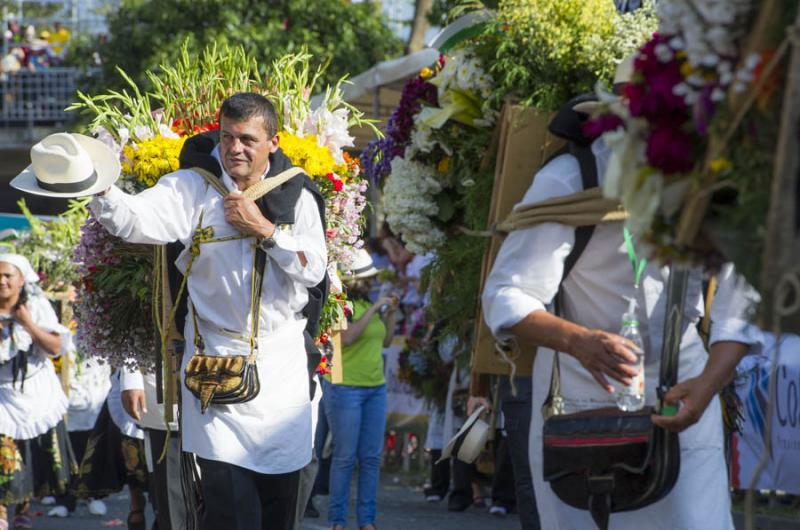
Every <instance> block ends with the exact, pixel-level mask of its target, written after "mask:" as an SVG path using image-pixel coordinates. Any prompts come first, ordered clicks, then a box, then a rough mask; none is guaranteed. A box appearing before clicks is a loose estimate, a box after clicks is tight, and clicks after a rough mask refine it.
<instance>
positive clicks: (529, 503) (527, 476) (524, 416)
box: [502, 401, 541, 530]
mask: <svg viewBox="0 0 800 530" xmlns="http://www.w3.org/2000/svg"><path fill="white" fill-rule="evenodd" d="M502 409H503V416H505V431H506V433H507V438H506V444H507V448H508V452H509V454H510V455H511V465H512V466H513V467H514V484H515V486H516V492H517V513H518V514H519V521H520V525H521V526H522V529H523V530H539V529H540V528H541V524H540V523H539V511H538V509H537V508H536V497H535V496H534V493H533V479H532V477H531V466H530V460H529V459H528V438H529V436H530V426H531V404H530V402H528V403H525V402H519V401H506V402H503V405H502ZM539 472H540V473H541V471H539Z"/></svg>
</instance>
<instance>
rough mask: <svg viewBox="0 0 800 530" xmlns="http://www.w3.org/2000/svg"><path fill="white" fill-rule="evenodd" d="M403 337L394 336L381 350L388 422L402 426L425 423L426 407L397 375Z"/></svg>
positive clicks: (403, 342)
mask: <svg viewBox="0 0 800 530" xmlns="http://www.w3.org/2000/svg"><path fill="white" fill-rule="evenodd" d="M405 343H406V338H405V337H395V338H394V340H393V341H392V344H391V345H390V346H389V347H388V348H385V349H384V350H383V358H384V363H385V373H386V393H387V396H386V397H387V402H388V403H387V410H386V412H387V416H388V423H389V424H390V425H393V426H394V427H403V426H404V425H405V424H407V423H411V422H414V423H420V422H421V423H425V424H426V423H427V421H428V409H427V408H426V407H425V403H424V402H423V400H421V399H419V398H417V397H415V396H414V392H413V391H412V390H411V388H410V387H409V386H408V384H407V383H405V382H404V381H401V380H400V379H398V377H397V371H398V364H397V363H398V359H399V357H400V352H401V351H403V347H404V346H405Z"/></svg>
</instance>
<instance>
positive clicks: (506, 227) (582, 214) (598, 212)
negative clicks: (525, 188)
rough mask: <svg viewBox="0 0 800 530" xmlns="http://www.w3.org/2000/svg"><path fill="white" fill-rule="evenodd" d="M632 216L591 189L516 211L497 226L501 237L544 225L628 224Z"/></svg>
mask: <svg viewBox="0 0 800 530" xmlns="http://www.w3.org/2000/svg"><path fill="white" fill-rule="evenodd" d="M627 218H628V213H627V212H626V211H625V210H624V209H623V208H622V206H621V205H620V203H619V201H617V200H614V199H607V198H605V197H603V192H602V190H601V189H600V188H591V189H588V190H584V191H579V192H577V193H573V194H571V195H565V196H563V197H555V198H553V199H548V200H545V201H541V202H537V203H534V204H527V205H523V206H520V207H519V208H516V209H514V210H513V211H512V212H511V213H510V214H509V215H508V217H506V218H505V220H503V221H502V222H500V223H498V224H497V225H496V226H495V230H496V231H497V232H500V233H501V234H508V233H510V232H513V231H514V230H522V229H525V228H531V227H533V226H536V225H539V224H542V223H559V224H563V225H567V226H591V225H598V224H601V223H613V222H619V221H624V220H625V219H627Z"/></svg>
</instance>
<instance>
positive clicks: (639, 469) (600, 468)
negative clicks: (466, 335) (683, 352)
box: [542, 267, 688, 530]
mask: <svg viewBox="0 0 800 530" xmlns="http://www.w3.org/2000/svg"><path fill="white" fill-rule="evenodd" d="M687 282H688V270H686V269H682V268H677V267H673V270H672V274H670V279H669V285H668V288H667V290H668V294H667V313H666V318H665V321H666V322H665V327H664V344H663V348H662V355H661V370H660V377H659V386H658V392H657V394H658V398H659V402H660V400H661V399H663V396H664V394H665V393H666V392H667V390H669V388H670V387H672V386H673V385H675V384H676V383H677V376H678V354H679V349H680V340H681V335H682V329H683V326H682V320H683V308H684V303H685V300H686V286H687ZM558 358H559V353H556V354H555V356H554V358H553V372H552V375H551V380H550V392H549V394H548V397H547V400H546V401H545V403H544V406H543V408H542V414H543V416H544V418H545V422H544V428H543V437H544V443H543V450H544V455H543V456H544V459H543V463H544V466H543V474H544V480H545V481H546V482H549V483H550V486H551V487H552V488H553V491H554V492H555V494H556V495H557V496H558V498H559V499H561V501H563V502H564V503H566V504H568V505H570V506H572V507H575V508H579V509H583V510H588V511H589V512H590V513H591V515H592V519H594V521H595V523H596V524H597V526H598V528H600V529H601V530H606V529H607V528H608V522H609V516H610V514H611V513H615V512H623V511H630V510H637V509H639V508H642V507H645V506H647V505H650V504H652V503H654V502H656V501H658V500H660V499H662V498H664V497H665V496H666V495H667V494H668V493H669V492H670V491H671V490H672V488H673V486H674V485H675V482H676V481H677V480H678V473H679V471H680V445H679V443H678V434H677V433H673V432H669V431H666V430H665V429H662V428H660V427H657V426H655V425H653V423H652V422H651V420H650V415H651V414H653V412H654V409H653V408H652V407H645V408H644V409H642V410H640V411H636V412H623V411H621V410H619V409H617V408H616V407H612V408H601V409H593V410H586V411H581V412H576V413H572V414H564V413H563V410H564V406H563V403H564V402H563V398H562V397H561V392H560V371H559V361H558ZM656 408H657V409H660V407H656Z"/></svg>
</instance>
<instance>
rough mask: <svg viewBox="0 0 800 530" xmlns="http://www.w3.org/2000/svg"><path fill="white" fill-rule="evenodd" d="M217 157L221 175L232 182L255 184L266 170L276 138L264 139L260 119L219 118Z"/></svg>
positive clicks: (264, 135) (265, 131)
mask: <svg viewBox="0 0 800 530" xmlns="http://www.w3.org/2000/svg"><path fill="white" fill-rule="evenodd" d="M219 130H220V133H219V138H220V141H219V154H220V159H221V160H222V167H224V168H225V172H226V173H227V174H228V175H230V177H231V178H232V179H233V180H236V181H248V180H258V179H260V178H261V176H262V175H263V174H264V172H265V171H266V170H267V164H268V163H269V155H270V153H274V152H275V151H276V150H277V149H278V136H277V135H275V136H273V137H272V138H269V137H267V130H266V128H265V127H264V118H262V117H261V116H257V117H253V118H248V119H246V120H241V121H233V120H230V119H227V118H224V117H221V118H220V126H219Z"/></svg>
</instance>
